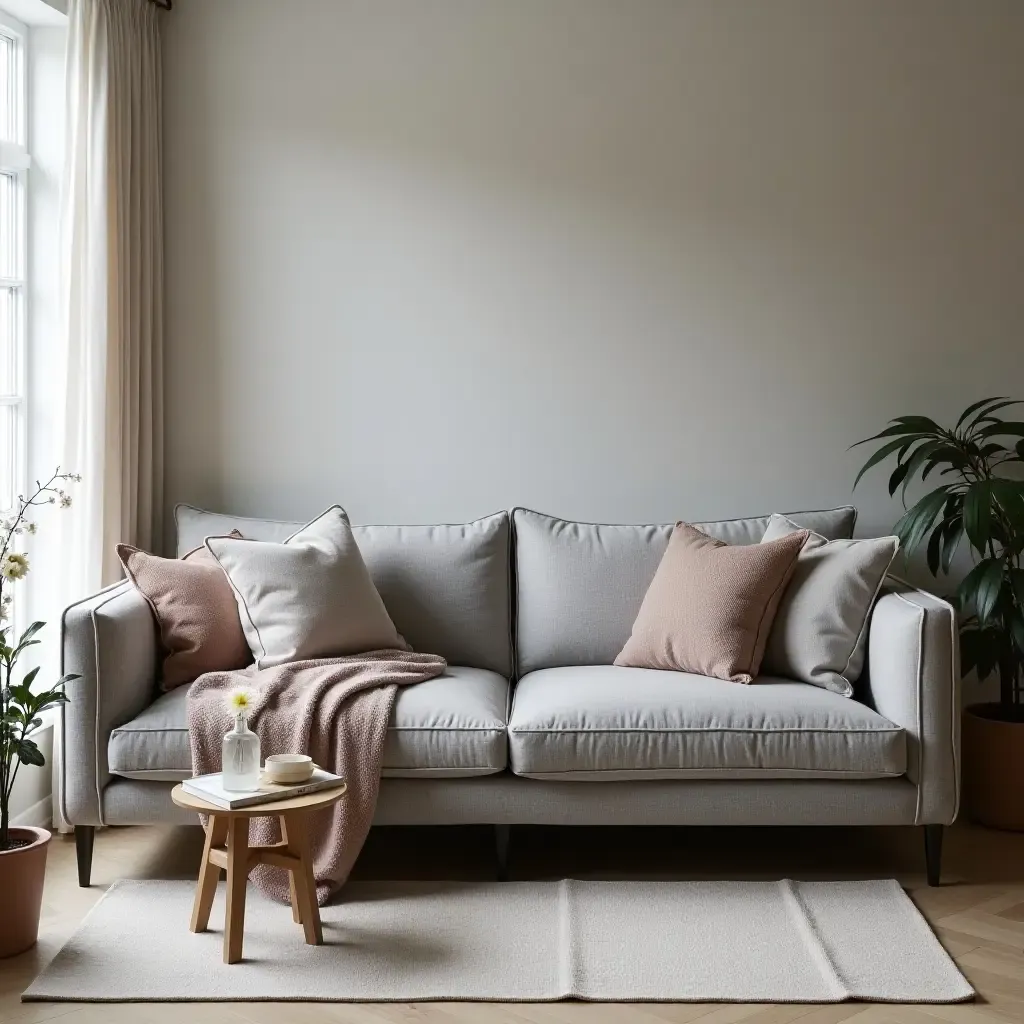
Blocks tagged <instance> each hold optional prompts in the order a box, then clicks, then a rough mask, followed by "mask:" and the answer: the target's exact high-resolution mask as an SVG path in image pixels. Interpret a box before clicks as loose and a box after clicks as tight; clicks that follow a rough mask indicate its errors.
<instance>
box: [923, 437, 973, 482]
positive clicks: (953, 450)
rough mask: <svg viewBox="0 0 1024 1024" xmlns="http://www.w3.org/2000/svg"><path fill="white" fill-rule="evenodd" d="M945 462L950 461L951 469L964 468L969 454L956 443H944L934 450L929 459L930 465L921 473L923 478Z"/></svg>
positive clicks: (925, 478)
mask: <svg viewBox="0 0 1024 1024" xmlns="http://www.w3.org/2000/svg"><path fill="white" fill-rule="evenodd" d="M943 463H949V467H950V469H949V470H946V472H950V471H951V470H958V469H963V468H964V466H966V465H967V456H966V455H965V454H964V453H963V451H961V450H960V449H959V448H957V447H956V445H952V444H942V445H940V446H939V447H938V448H936V449H935V451H934V452H932V454H931V456H930V457H929V459H928V465H927V466H926V467H925V470H924V472H923V473H922V474H921V479H922V480H927V479H928V474H929V473H931V472H932V470H934V469H936V468H937V467H938V466H941V465H943Z"/></svg>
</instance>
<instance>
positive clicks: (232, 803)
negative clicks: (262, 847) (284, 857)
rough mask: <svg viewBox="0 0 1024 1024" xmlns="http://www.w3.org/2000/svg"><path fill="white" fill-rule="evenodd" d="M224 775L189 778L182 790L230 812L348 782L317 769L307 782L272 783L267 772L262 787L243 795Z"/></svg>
mask: <svg viewBox="0 0 1024 1024" xmlns="http://www.w3.org/2000/svg"><path fill="white" fill-rule="evenodd" d="M222 779H223V776H222V775H221V773H220V772H214V773H213V774H211V775H197V776H196V777H195V778H194V779H185V780H184V781H183V782H182V784H181V788H182V789H183V790H185V792H186V793H191V794H192V796H197V797H199V799H200V800H205V801H207V803H211V804H216V805H217V806H218V807H224V808H226V809H227V810H229V811H235V810H238V808H240V807H255V806H256V805H257V804H269V803H273V802H274V801H275V800H290V799H292V798H293V797H296V796H305V795H306V794H307V793H318V792H319V791H320V790H322V789H332V788H334V787H335V786H340V785H341V784H342V782H344V781H345V780H344V779H342V777H341V776H340V775H333V774H332V773H331V772H327V771H324V770H323V768H314V769H313V774H312V775H311V776H310V777H309V778H308V779H306V781H305V782H294V783H284V782H271V781H270V779H269V778H268V777H267V773H266V772H262V771H261V772H260V788H259V789H257V790H255V791H253V792H251V793H239V792H237V791H236V790H227V789H225V788H224V786H223V784H222Z"/></svg>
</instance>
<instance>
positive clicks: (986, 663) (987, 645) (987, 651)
mask: <svg viewBox="0 0 1024 1024" xmlns="http://www.w3.org/2000/svg"><path fill="white" fill-rule="evenodd" d="M998 663H999V642H998V638H997V637H996V636H994V635H993V634H992V631H991V630H988V629H986V630H982V631H981V633H980V634H979V644H978V664H977V666H976V667H975V669H976V671H977V673H978V678H979V679H980V680H981V681H982V682H984V681H985V680H986V679H988V677H989V676H990V675H992V673H993V672H995V670H996V665H997V664H998Z"/></svg>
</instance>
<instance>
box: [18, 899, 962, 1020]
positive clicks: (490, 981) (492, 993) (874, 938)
mask: <svg viewBox="0 0 1024 1024" xmlns="http://www.w3.org/2000/svg"><path fill="white" fill-rule="evenodd" d="M221 890H222V891H221V892H219V893H218V896H217V902H216V903H215V905H214V909H213V915H212V917H211V924H212V928H211V930H210V931H209V932H206V933H203V934H201V935H194V934H192V933H191V932H189V930H188V922H189V914H190V911H191V903H192V893H193V885H192V884H191V883H189V882H184V881H180V882H177V881H176V882H171V881H167V882H119V883H117V884H116V885H114V886H112V887H111V889H110V891H109V892H108V893H107V895H106V896H105V897H104V898H103V899H102V900H101V901H100V902H99V903H98V904H97V905H96V907H95V908H94V909H93V910H92V912H91V913H90V914H89V916H88V917H87V918H86V919H85V921H84V922H83V923H82V926H81V927H80V928H79V930H78V931H77V932H76V933H75V935H74V936H73V937H72V938H71V940H70V941H69V942H68V943H67V945H65V946H64V948H63V949H62V950H61V951H60V952H59V953H58V954H57V956H56V958H55V959H54V960H53V962H52V963H51V964H50V965H49V967H47V968H46V969H45V970H44V971H43V973H42V974H41V975H40V977H39V978H38V979H37V980H36V981H35V982H34V983H33V984H32V986H31V987H30V988H29V990H28V991H27V992H26V993H25V996H24V998H25V999H27V1000H75V1001H100V1002H116V1001H127V1000H201V1001H207V1000H224V999H226V1000H310V1001H312V1000H326V1001H339V1002H341V1001H345V1002H347V1001H358V1002H363V1001H366V1002H411V1001H418V1000H433V999H443V1000H481V1001H485V1000H486V1001H493V1000H498V1001H510V1002H521V1001H528V1002H542V1001H550V1000H558V999H586V1000H601V1001H630V1002H632V1001H642V1002H656V1001H699V1002H717V1001H723V1002H758V1003H763V1002H797V1003H819V1002H820V1003H832V1002H840V1001H842V1000H848V999H863V1000H879V1001H884V1002H897V1003H899V1002H914V1003H916V1002H922V1003H928V1002H931V1003H941V1002H959V1001H961V1000H966V999H971V998H972V997H973V995H974V992H973V990H972V989H971V987H970V985H968V983H967V982H966V981H965V980H964V978H963V977H962V976H961V974H960V973H959V971H958V970H957V969H956V967H955V966H954V965H953V962H952V961H951V960H950V959H949V957H948V956H947V955H946V953H945V951H944V950H943V949H942V947H941V946H940V945H939V943H938V941H937V939H936V938H935V936H934V935H933V934H932V933H931V931H930V930H929V928H928V925H927V924H926V922H925V921H924V919H923V918H922V917H921V915H920V914H919V913H918V911H917V909H916V908H915V907H914V905H913V903H911V901H910V899H909V898H908V897H907V895H906V894H905V893H904V892H903V890H902V889H901V888H900V887H899V885H898V884H897V883H896V882H895V881H870V882H792V881H789V880H784V881H780V882H592V881H573V880H565V881H561V882H505V883H500V882H494V883H491V882H487V883H467V882H431V883H423V882H400V883H394V882H392V883H385V882H356V883H351V884H349V885H348V886H346V887H345V888H344V889H343V890H342V898H341V900H340V901H337V902H335V903H334V904H333V905H332V906H328V907H324V908H323V922H324V940H325V944H324V945H323V946H306V945H304V944H303V941H302V929H301V928H300V927H299V926H298V925H295V924H293V923H292V918H291V911H290V910H289V908H288V907H286V906H282V905H281V904H278V903H271V902H269V901H268V900H266V899H265V898H264V897H262V896H260V895H259V893H258V892H257V891H256V890H255V889H254V888H253V887H252V886H250V888H249V893H248V905H247V907H246V915H245V947H244V959H243V960H242V962H241V963H238V964H234V965H231V966H228V965H225V964H224V963H222V962H221V940H222V933H221V931H220V929H221V928H222V926H223V920H224V906H223V886H221Z"/></svg>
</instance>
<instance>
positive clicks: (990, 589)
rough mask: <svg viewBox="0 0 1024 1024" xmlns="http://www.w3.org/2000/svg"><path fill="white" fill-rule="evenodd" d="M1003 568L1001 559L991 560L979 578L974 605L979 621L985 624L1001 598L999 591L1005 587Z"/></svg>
mask: <svg viewBox="0 0 1024 1024" xmlns="http://www.w3.org/2000/svg"><path fill="white" fill-rule="evenodd" d="M1003 569H1004V565H1003V562H1002V560H1001V559H998V558H993V559H990V560H989V564H988V566H986V568H985V571H984V572H983V573H982V574H981V577H980V579H979V580H978V588H977V591H976V592H975V595H974V607H975V610H976V611H977V613H978V621H979V622H980V623H981V624H982V625H983V626H984V625H985V624H986V623H987V622H988V620H989V616H991V614H992V612H993V611H994V610H995V607H996V602H997V601H998V600H999V591H1000V590H1002V588H1003Z"/></svg>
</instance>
